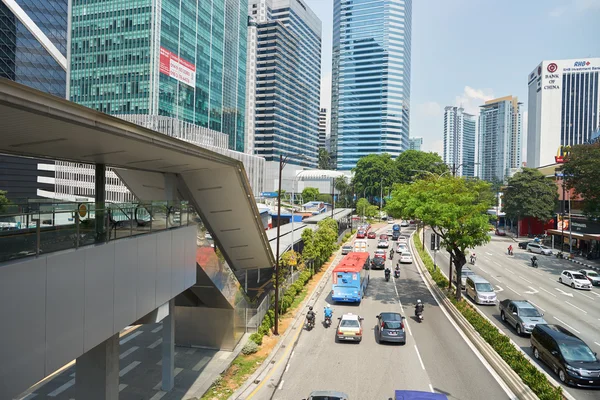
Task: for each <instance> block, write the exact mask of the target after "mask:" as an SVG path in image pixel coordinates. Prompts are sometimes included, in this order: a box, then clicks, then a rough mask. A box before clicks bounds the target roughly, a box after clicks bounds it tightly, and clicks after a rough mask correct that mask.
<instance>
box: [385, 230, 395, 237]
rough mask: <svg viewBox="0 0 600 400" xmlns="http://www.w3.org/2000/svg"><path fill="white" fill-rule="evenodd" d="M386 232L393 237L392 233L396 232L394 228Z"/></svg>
mask: <svg viewBox="0 0 600 400" xmlns="http://www.w3.org/2000/svg"><path fill="white" fill-rule="evenodd" d="M386 234H387V235H388V236H389V237H392V235H393V234H394V230H393V229H388V230H387V232H386Z"/></svg>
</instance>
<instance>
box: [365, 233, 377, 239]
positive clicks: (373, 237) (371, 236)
mask: <svg viewBox="0 0 600 400" xmlns="http://www.w3.org/2000/svg"><path fill="white" fill-rule="evenodd" d="M367 237H368V238H369V239H376V238H377V235H376V234H375V232H369V234H368V235H367Z"/></svg>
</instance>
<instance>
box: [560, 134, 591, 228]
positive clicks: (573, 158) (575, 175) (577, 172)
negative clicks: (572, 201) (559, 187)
mask: <svg viewBox="0 0 600 400" xmlns="http://www.w3.org/2000/svg"><path fill="white" fill-rule="evenodd" d="M562 171H563V174H564V176H565V183H566V186H567V187H568V188H569V189H574V190H575V191H576V192H577V193H578V194H579V195H580V196H581V197H583V212H584V213H585V214H587V215H588V216H590V217H598V216H600V180H599V179H598V177H597V176H598V171H600V142H596V143H594V144H588V145H585V144H584V145H579V146H573V147H571V150H570V152H569V153H568V154H567V156H566V157H565V163H564V165H563V168H562Z"/></svg>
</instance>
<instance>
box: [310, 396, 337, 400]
mask: <svg viewBox="0 0 600 400" xmlns="http://www.w3.org/2000/svg"><path fill="white" fill-rule="evenodd" d="M310 400H342V398H341V397H337V396H311V398H310Z"/></svg>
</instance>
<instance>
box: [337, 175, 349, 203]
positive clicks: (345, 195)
mask: <svg viewBox="0 0 600 400" xmlns="http://www.w3.org/2000/svg"><path fill="white" fill-rule="evenodd" d="M334 187H335V190H337V194H338V196H337V199H338V202H339V203H340V204H343V206H344V207H348V204H352V194H353V193H352V187H351V186H350V185H349V184H348V181H347V180H346V176H345V175H343V176H338V177H337V178H335V181H334Z"/></svg>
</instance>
